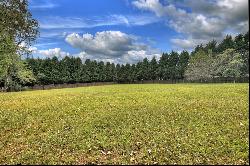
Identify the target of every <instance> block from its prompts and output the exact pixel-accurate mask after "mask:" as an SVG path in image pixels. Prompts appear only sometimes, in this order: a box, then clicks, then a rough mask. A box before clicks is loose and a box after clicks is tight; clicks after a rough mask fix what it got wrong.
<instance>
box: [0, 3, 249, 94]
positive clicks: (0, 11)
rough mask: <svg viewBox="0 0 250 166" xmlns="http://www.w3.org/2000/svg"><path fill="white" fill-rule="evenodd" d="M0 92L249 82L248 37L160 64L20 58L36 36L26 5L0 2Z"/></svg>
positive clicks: (200, 48) (168, 56)
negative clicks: (96, 85) (167, 82)
mask: <svg viewBox="0 0 250 166" xmlns="http://www.w3.org/2000/svg"><path fill="white" fill-rule="evenodd" d="M0 16H1V17H0V88H1V89H3V90H6V91H12V90H20V89H22V88H23V87H24V86H33V85H35V84H39V85H47V84H62V83H85V82H88V83H89V82H118V83H121V82H123V83H130V82H135V81H142V80H178V79H186V80H201V81H204V82H206V81H207V80H209V79H212V78H218V77H227V78H228V77H230V78H240V77H249V33H248V32H247V33H246V34H238V35H237V36H236V37H234V38H233V37H232V36H230V35H227V36H226V37H225V38H224V40H222V41H221V42H220V43H217V42H216V41H215V40H213V41H210V42H209V43H207V44H206V45H202V44H201V45H198V46H196V47H195V48H194V50H193V51H192V52H191V53H189V52H188V51H182V52H181V53H178V52H176V51H172V52H170V53H163V54H162V56H161V57H160V59H159V60H157V59H156V58H153V59H147V58H145V59H143V61H140V62H138V63H136V64H114V63H109V62H107V63H104V62H102V61H98V62H97V61H95V60H94V61H93V60H89V59H87V60H86V61H84V62H83V61H82V60H81V59H80V58H79V57H72V56H71V57H65V58H63V59H60V60H59V59H58V58H57V57H53V58H47V59H33V58H26V59H22V58H21V57H22V55H25V54H30V53H31V52H29V47H30V46H31V45H32V42H33V41H35V39H36V38H37V36H38V34H39V25H38V22H37V21H36V20H35V19H33V18H32V15H31V13H30V12H29V10H28V1H27V0H22V1H20V0H10V1H9V0H2V1H1V2H0Z"/></svg>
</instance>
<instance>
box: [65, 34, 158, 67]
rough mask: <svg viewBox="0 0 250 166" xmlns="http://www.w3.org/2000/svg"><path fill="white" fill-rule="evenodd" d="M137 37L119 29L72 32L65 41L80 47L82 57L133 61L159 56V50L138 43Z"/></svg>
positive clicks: (123, 61)
mask: <svg viewBox="0 0 250 166" xmlns="http://www.w3.org/2000/svg"><path fill="white" fill-rule="evenodd" d="M136 39H137V38H136V37H134V36H133V35H128V34H125V33H122V32H120V31H103V32H97V33H96V34H95V35H94V36H93V35H91V34H83V35H82V36H80V35H79V34H76V33H72V34H70V35H68V36H67V37H66V39H65V40H66V42H67V43H69V44H70V45H71V46H73V47H74V48H78V49H80V50H81V51H82V52H81V53H80V54H79V56H81V57H82V58H83V59H92V60H103V61H109V62H114V63H135V62H137V61H140V60H142V59H144V58H146V57H147V58H148V59H151V58H152V57H153V56H156V57H158V56H160V51H159V50H156V49H152V48H150V47H149V46H147V45H145V44H143V43H138V42H137V40H136Z"/></svg>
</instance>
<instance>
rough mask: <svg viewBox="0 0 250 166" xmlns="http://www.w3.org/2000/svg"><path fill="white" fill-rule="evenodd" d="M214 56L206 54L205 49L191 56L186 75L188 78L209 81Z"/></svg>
mask: <svg viewBox="0 0 250 166" xmlns="http://www.w3.org/2000/svg"><path fill="white" fill-rule="evenodd" d="M212 62H213V59H212V56H210V55H208V54H206V52H205V51H203V50H199V51H198V52H197V53H195V54H194V56H192V57H191V59H190V61H189V64H188V68H187V70H186V72H185V77H186V78H187V79H188V80H193V81H194V80H201V81H207V80H209V79H211V78H212V75H211V73H212V66H211V63H212Z"/></svg>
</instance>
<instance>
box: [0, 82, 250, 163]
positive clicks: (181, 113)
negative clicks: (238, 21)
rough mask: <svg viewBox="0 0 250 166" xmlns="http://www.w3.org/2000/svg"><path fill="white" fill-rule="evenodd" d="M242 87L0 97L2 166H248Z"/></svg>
mask: <svg viewBox="0 0 250 166" xmlns="http://www.w3.org/2000/svg"><path fill="white" fill-rule="evenodd" d="M248 86H249V84H176V85H163V84H161V85H158V84H151V85H150V84H147V85H108V86H98V87H83V88H74V89H60V90H46V91H27V92H17V93H0V164H18V163H21V164H249V159H248V157H249V151H248V148H249V139H248V136H249V118H248V116H249V110H248V105H249V101H248V96H249V93H248V90H249V87H248Z"/></svg>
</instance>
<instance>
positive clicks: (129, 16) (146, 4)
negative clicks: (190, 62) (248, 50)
mask: <svg viewBox="0 0 250 166" xmlns="http://www.w3.org/2000/svg"><path fill="white" fill-rule="evenodd" d="M247 4H248V1H247V0H218V1H216V0H211V1H209V0H179V1H173V0H73V1H72V0H29V8H30V10H31V13H32V15H33V17H34V18H35V19H37V20H38V21H39V24H40V37H39V38H38V39H37V41H36V43H35V44H34V45H33V46H32V49H33V50H34V56H39V57H42V58H43V57H52V56H59V57H64V56H66V55H69V56H79V57H81V58H82V59H95V60H103V61H110V62H114V63H134V62H137V61H139V60H142V59H143V58H145V57H147V58H149V59H151V58H152V57H153V56H155V57H159V56H160V55H161V54H162V52H170V51H171V50H176V51H181V50H184V49H185V50H191V49H192V48H193V47H194V46H195V45H197V44H201V43H206V42H207V41H209V40H212V39H216V40H221V39H222V38H223V37H224V36H225V35H226V34H227V33H230V34H232V35H236V34H238V33H241V32H246V31H247V30H248V29H249V25H248V7H246V5H247Z"/></svg>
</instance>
